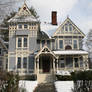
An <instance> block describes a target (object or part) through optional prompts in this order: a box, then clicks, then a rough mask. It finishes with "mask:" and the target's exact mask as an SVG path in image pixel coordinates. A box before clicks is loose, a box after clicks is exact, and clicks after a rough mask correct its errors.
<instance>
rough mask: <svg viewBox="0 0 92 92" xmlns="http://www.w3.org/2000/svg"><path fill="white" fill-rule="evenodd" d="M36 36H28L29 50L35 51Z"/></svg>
mask: <svg viewBox="0 0 92 92" xmlns="http://www.w3.org/2000/svg"><path fill="white" fill-rule="evenodd" d="M37 50H38V48H37V38H36V37H30V38H29V51H32V52H35V51H37Z"/></svg>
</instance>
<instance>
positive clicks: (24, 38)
mask: <svg viewBox="0 0 92 92" xmlns="http://www.w3.org/2000/svg"><path fill="white" fill-rule="evenodd" d="M25 38H26V46H25V42H24V40H25ZM27 47H28V38H27V37H24V38H23V48H27Z"/></svg>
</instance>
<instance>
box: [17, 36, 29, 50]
mask: <svg viewBox="0 0 92 92" xmlns="http://www.w3.org/2000/svg"><path fill="white" fill-rule="evenodd" d="M17 47H18V48H21V47H22V48H25V47H28V38H27V37H18V40H17Z"/></svg>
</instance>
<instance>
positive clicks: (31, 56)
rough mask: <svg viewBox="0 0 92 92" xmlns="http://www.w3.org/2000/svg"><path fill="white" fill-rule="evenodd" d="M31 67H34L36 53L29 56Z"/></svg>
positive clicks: (29, 66)
mask: <svg viewBox="0 0 92 92" xmlns="http://www.w3.org/2000/svg"><path fill="white" fill-rule="evenodd" d="M28 68H29V69H34V55H30V56H29V65H28Z"/></svg>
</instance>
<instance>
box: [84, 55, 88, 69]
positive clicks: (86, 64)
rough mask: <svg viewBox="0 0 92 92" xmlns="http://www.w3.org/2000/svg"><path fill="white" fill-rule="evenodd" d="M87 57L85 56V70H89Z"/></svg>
mask: <svg viewBox="0 0 92 92" xmlns="http://www.w3.org/2000/svg"><path fill="white" fill-rule="evenodd" d="M88 63H89V62H88V55H86V59H85V66H86V69H89V64H88Z"/></svg>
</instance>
